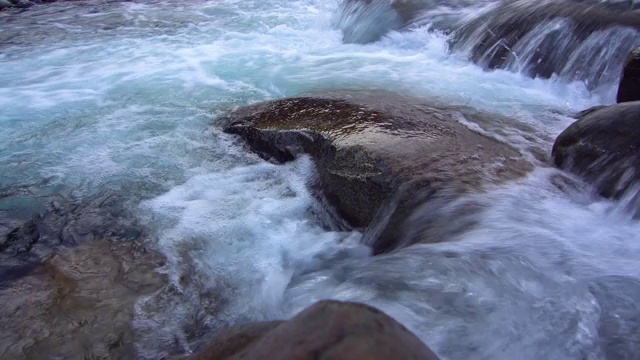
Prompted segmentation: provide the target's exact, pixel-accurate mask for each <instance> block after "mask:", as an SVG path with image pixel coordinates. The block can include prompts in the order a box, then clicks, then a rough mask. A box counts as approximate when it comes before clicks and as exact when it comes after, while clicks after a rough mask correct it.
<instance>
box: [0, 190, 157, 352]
mask: <svg viewBox="0 0 640 360" xmlns="http://www.w3.org/2000/svg"><path fill="white" fill-rule="evenodd" d="M121 200H122V199H119V198H113V197H111V196H108V195H105V194H103V196H97V197H95V198H94V199H92V200H85V201H80V202H73V201H65V200H54V201H52V203H51V204H50V206H49V207H48V209H47V210H46V211H44V212H43V213H41V214H39V215H36V216H34V217H33V218H31V219H30V220H28V221H26V222H24V223H23V224H22V225H20V226H17V227H15V228H13V229H9V225H11V224H15V222H16V221H17V220H16V219H9V220H7V221H4V223H5V225H6V226H5V227H3V228H2V230H3V233H0V303H1V304H2V306H0V328H1V329H2V330H0V358H2V359H107V358H109V359H110V358H116V359H131V358H135V354H136V352H135V349H134V343H135V340H136V337H135V336H134V335H135V334H134V330H133V327H132V322H133V319H134V305H135V304H136V302H137V300H138V299H139V298H140V297H141V296H143V295H145V294H150V293H153V292H155V291H157V290H158V289H160V288H161V287H163V286H164V285H165V284H166V279H165V277H164V275H162V274H160V273H159V272H158V271H157V269H158V268H159V267H161V266H162V265H163V264H164V262H165V258H164V257H163V256H162V255H161V254H159V253H157V252H155V251H153V250H150V248H149V247H148V246H147V244H146V242H145V240H144V239H145V237H144V233H143V232H142V231H141V229H140V227H139V226H138V225H137V224H136V222H135V220H133V219H135V217H133V216H131V214H128V213H127V212H125V211H123V210H122V208H121V207H119V206H117V204H119V203H121Z"/></svg>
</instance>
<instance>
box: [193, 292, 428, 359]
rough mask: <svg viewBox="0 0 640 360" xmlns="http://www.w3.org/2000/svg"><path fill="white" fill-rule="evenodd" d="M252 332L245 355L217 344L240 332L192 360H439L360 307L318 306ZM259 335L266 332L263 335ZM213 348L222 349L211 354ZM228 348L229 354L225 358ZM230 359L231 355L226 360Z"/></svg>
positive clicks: (417, 341) (391, 321) (399, 329)
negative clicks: (285, 320) (264, 331)
mask: <svg viewBox="0 0 640 360" xmlns="http://www.w3.org/2000/svg"><path fill="white" fill-rule="evenodd" d="M252 326H254V327H255V326H256V325H252ZM252 326H249V327H248V328H247V329H249V331H253V332H254V333H255V334H257V335H258V336H257V338H256V339H255V340H253V341H251V342H249V343H247V344H246V346H245V347H244V348H243V349H240V350H239V349H238V348H239V347H238V346H237V342H235V341H229V342H227V343H225V342H224V341H221V340H224V339H234V338H237V337H238V331H237V330H233V331H232V332H231V334H228V333H227V334H224V333H223V334H222V335H220V337H219V338H217V339H216V340H214V343H213V344H212V346H211V347H208V348H207V349H205V350H204V351H203V352H201V353H199V354H197V355H194V356H193V357H191V358H190V359H191V360H194V359H198V360H240V359H261V360H269V359H274V360H275V359H277V360H316V359H322V360H331V359H335V360H341V359H367V360H389V359H403V360H435V359H437V356H436V355H435V354H434V353H433V352H432V351H431V350H429V348H427V347H426V346H425V345H424V344H423V343H422V342H421V341H420V339H418V338H417V337H416V336H415V335H413V334H412V333H411V332H409V330H407V329H406V328H405V327H404V326H402V325H400V324H399V323H398V322H396V321H395V320H394V319H392V318H391V317H389V316H387V315H386V314H384V313H383V312H381V311H379V310H377V309H375V308H372V307H370V306H367V305H363V304H357V303H347V302H338V301H321V302H318V303H316V304H314V305H312V306H311V307H309V308H307V309H306V310H304V311H302V312H301V313H300V314H298V315H297V316H295V317H294V318H293V319H291V320H289V321H287V322H284V323H281V324H278V323H267V324H265V325H260V324H258V326H264V329H259V330H256V328H254V327H252ZM269 329H271V330H269ZM262 330H269V331H267V332H266V333H263V331H262ZM248 337H249V338H253V337H254V336H253V335H248ZM215 345H218V346H220V347H221V348H217V349H215V350H214V346H215ZM243 345H244V344H243ZM226 346H229V347H230V348H232V349H233V350H232V351H230V352H226V348H225V347H226ZM229 353H233V355H231V356H228V354H229Z"/></svg>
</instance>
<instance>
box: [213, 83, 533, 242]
mask: <svg viewBox="0 0 640 360" xmlns="http://www.w3.org/2000/svg"><path fill="white" fill-rule="evenodd" d="M492 117H494V118H497V117H499V116H498V115H495V114H488V113H483V112H479V111H476V110H473V109H469V108H464V107H447V106H443V105H438V104H434V103H428V102H425V101H423V100H419V99H416V98H411V97H406V96H401V95H397V94H392V93H387V92H364V91H362V92H340V91H339V92H333V93H326V94H323V95H314V96H309V97H298V98H288V99H282V100H276V101H270V102H266V103H261V104H257V105H253V106H248V107H245V108H241V109H239V110H237V111H235V112H233V113H231V114H229V115H228V116H227V117H226V118H225V119H223V120H222V121H221V122H222V123H223V125H224V130H225V131H226V132H228V133H232V134H238V135H240V136H241V137H242V138H243V139H244V140H245V141H246V142H247V143H248V144H249V146H250V147H251V149H252V150H253V151H255V152H256V153H258V154H260V155H261V156H262V157H264V158H271V159H275V160H276V161H279V162H285V161H290V160H293V159H294V158H295V157H296V156H297V155H298V154H301V153H307V154H310V155H311V156H312V157H313V159H314V161H315V163H316V166H317V168H318V173H319V181H320V187H321V189H322V193H323V194H324V196H326V199H327V200H328V202H329V204H331V205H332V206H333V207H335V209H336V210H337V212H338V214H339V215H340V216H341V217H342V218H344V219H345V220H347V221H348V222H349V223H350V224H351V225H352V226H354V227H357V228H365V227H367V226H369V225H371V226H369V228H368V230H367V233H366V234H365V238H366V239H367V240H366V242H367V243H368V244H369V245H371V246H372V247H373V250H374V252H375V253H382V252H387V251H390V250H393V249H394V248H397V247H400V246H402V245H409V244H400V240H399V239H400V238H401V236H400V235H401V234H400V231H401V230H402V223H403V222H404V221H405V219H406V218H407V217H408V216H409V215H410V214H411V212H412V210H413V209H415V208H417V207H418V206H419V205H422V204H423V203H425V202H428V201H432V200H434V199H436V198H439V197H441V196H451V195H453V196H456V195H459V194H462V193H465V192H467V191H469V190H472V191H477V190H480V189H482V188H483V186H485V185H487V184H492V183H496V182H500V181H504V180H509V179H514V178H517V177H520V176H522V175H524V174H526V173H527V172H528V171H529V170H530V169H531V165H530V163H528V162H527V161H525V160H524V159H523V157H522V155H521V154H520V153H519V152H518V151H516V150H515V149H513V148H512V147H510V146H509V145H506V144H504V143H501V142H499V141H497V140H495V139H493V138H489V137H486V136H483V135H480V134H479V133H477V132H474V131H471V130H469V128H467V127H465V126H464V125H463V124H462V123H461V122H459V121H458V119H460V120H464V121H469V122H470V123H478V122H482V121H486V120H487V118H492ZM374 219H375V220H374ZM417 241H420V242H437V241H440V239H433V238H430V239H413V240H411V242H417Z"/></svg>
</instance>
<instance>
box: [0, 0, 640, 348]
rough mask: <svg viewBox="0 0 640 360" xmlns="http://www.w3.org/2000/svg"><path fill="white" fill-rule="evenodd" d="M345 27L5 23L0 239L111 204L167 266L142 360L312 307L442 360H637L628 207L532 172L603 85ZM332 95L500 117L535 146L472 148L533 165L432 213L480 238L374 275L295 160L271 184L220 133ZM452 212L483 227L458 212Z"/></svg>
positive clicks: (203, 17) (504, 136) (60, 14)
mask: <svg viewBox="0 0 640 360" xmlns="http://www.w3.org/2000/svg"><path fill="white" fill-rule="evenodd" d="M467 5H468V4H465V6H467ZM341 6H342V2H341V1H338V0H260V1H244V0H243V1H240V0H220V1H195V0H189V1H162V0H160V1H127V2H118V1H95V2H73V3H68V2H60V3H55V4H48V5H41V6H34V7H33V8H31V9H29V10H28V11H24V12H19V11H14V10H12V11H3V12H0V30H1V33H0V49H1V50H0V109H2V110H1V111H0V214H1V215H2V217H3V218H2V220H1V221H2V222H0V226H5V223H6V224H12V223H13V221H20V220H21V219H23V218H25V217H26V216H29V214H32V213H37V212H40V211H42V209H43V207H44V206H45V205H46V204H47V203H48V202H49V201H50V200H51V198H52V197H53V196H54V195H55V196H59V195H60V194H64V196H69V197H74V198H80V199H82V198H85V197H91V196H95V195H96V194H100V193H103V192H104V191H107V190H108V191H111V192H116V193H117V194H118V196H119V199H120V200H119V201H120V206H123V207H124V208H126V209H127V210H128V211H129V212H130V213H131V214H133V216H135V217H136V218H137V219H138V221H139V222H140V223H141V224H143V225H144V226H145V228H147V229H148V232H149V233H150V236H151V238H153V240H154V242H155V244H156V247H157V249H159V250H160V251H161V252H162V253H163V254H164V256H166V258H167V264H166V265H165V266H164V267H163V268H162V269H161V270H162V271H163V272H165V273H166V274H168V278H169V281H170V282H171V286H169V287H167V288H166V289H162V290H160V291H158V292H156V293H154V294H151V295H148V296H145V297H143V298H140V299H139V300H138V301H137V303H136V307H135V310H136V313H135V318H134V328H135V331H136V351H137V352H138V356H139V357H140V358H149V359H152V358H161V357H162V356H165V355H167V354H175V353H181V354H184V353H188V352H190V351H194V350H195V349H196V345H198V344H199V341H204V340H206V339H207V338H208V337H210V336H211V335H212V334H214V333H215V332H216V331H219V330H221V329H223V328H225V327H227V326H229V325H231V324H235V323H242V322H249V321H257V320H269V319H284V318H289V317H291V316H293V315H295V314H296V313H297V312H299V311H300V310H301V309H303V308H305V307H307V306H309V305H310V304H312V303H314V302H316V301H318V300H320V299H338V300H352V301H358V302H364V303H368V304H371V305H373V306H376V307H378V308H380V309H382V310H383V311H385V312H386V313H388V314H389V315H391V316H392V317H394V318H395V319H397V320H398V321H400V322H401V323H403V324H404V325H405V326H407V327H408V328H409V329H410V330H412V331H413V332H414V333H415V334H416V335H417V336H418V337H419V338H420V339H422V340H423V341H424V342H425V343H426V344H427V345H428V346H429V347H431V348H432V349H433V350H434V351H435V352H437V353H438V355H439V356H441V358H443V359H471V358H473V359H516V358H517V359H604V358H608V359H633V358H637V356H638V355H637V354H638V353H640V325H638V324H640V304H639V303H638V299H640V224H639V223H638V222H637V220H634V219H633V217H632V216H631V215H630V213H629V212H628V211H627V209H626V208H625V202H624V200H621V201H619V202H616V201H609V200H605V199H602V198H599V197H597V196H595V195H593V192H592V190H591V189H590V188H589V187H588V186H587V185H586V184H581V183H580V182H579V180H576V179H574V180H572V181H569V182H566V183H565V180H559V179H562V178H564V175H562V174H561V172H560V171H558V170H554V169H552V168H550V167H549V166H548V165H545V164H546V163H547V162H546V161H544V158H545V157H548V153H549V152H550V149H551V145H552V142H553V139H554V138H555V136H557V135H558V134H559V133H560V132H561V131H562V130H563V129H564V128H566V127H567V126H568V125H569V124H570V123H571V122H572V121H573V119H571V118H570V117H569V116H570V115H572V114H573V113H575V112H577V111H580V110H583V109H586V108H588V107H590V106H594V105H600V104H610V103H613V102H614V96H615V91H616V85H615V83H614V82H611V83H608V84H604V85H601V86H600V87H599V88H598V89H597V91H595V90H590V89H589V88H588V86H587V85H586V84H585V83H583V82H581V81H574V82H571V81H569V80H567V79H566V78H562V77H551V78H550V79H539V78H530V77H528V76H526V74H521V73H518V72H515V71H508V70H495V71H485V70H483V69H482V68H481V67H479V66H477V65H475V64H473V63H472V62H470V61H469V60H468V59H467V57H466V55H465V54H464V53H458V52H455V51H454V52H451V51H449V45H448V37H447V35H445V34H444V33H441V32H438V31H436V30H433V28H432V27H431V26H430V25H429V22H428V21H427V20H425V18H421V24H422V23H424V25H423V26H415V27H412V28H411V29H408V30H407V29H405V31H393V30H392V31H390V32H388V33H386V34H385V35H384V36H382V38H381V39H380V40H378V41H375V42H371V43H368V44H349V43H345V42H344V41H343V33H342V32H341V30H340V29H339V26H337V25H336V24H338V23H340V21H344V19H341V18H340V17H341V16H344V14H341V12H340V11H341V9H342V7H341ZM469 6H471V5H469ZM473 6H478V5H473ZM451 11H453V10H451ZM459 11H460V14H461V17H464V16H468V14H467V13H468V10H467V9H466V8H465V7H464V6H461V8H460V9H459ZM389 21H394V20H393V19H390V20H389ZM603 46H606V45H603ZM511 70H513V69H511ZM327 89H329V90H331V89H354V90H358V89H384V90H389V91H396V92H403V93H409V94H412V95H414V96H417V97H423V98H425V99H436V100H438V101H440V102H445V103H449V104H459V105H465V106H472V107H475V108H478V109H483V110H488V111H494V112H499V113H501V114H505V115H508V116H510V117H511V118H513V121H514V124H510V125H511V126H512V127H513V129H523V128H526V129H535V133H534V134H527V133H523V132H522V131H516V130H514V131H508V129H503V128H498V127H497V126H494V127H492V126H490V125H489V126H486V128H485V130H484V131H485V132H486V134H487V135H488V136H495V137H498V138H500V139H501V140H504V141H508V142H510V143H512V144H513V145H514V146H517V147H518V148H520V149H522V151H523V152H525V153H527V152H529V151H531V149H532V148H533V149H540V152H541V153H542V155H540V154H537V156H532V158H537V159H538V160H536V161H537V162H536V163H537V168H536V169H535V171H533V173H532V174H531V175H530V176H528V177H527V178H525V179H521V180H519V181H516V182H512V183H510V184H507V185H504V186H501V187H499V188H495V189H491V190H490V191H489V192H487V193H482V194H472V195H470V196H469V198H466V199H460V200H458V201H457V202H454V203H451V204H447V206H445V207H444V208H443V209H442V212H443V216H442V221H443V222H446V223H452V222H457V221H460V222H464V221H467V220H469V219H465V216H473V217H474V218H473V219H472V220H473V221H472V222H471V223H473V226H470V227H469V228H467V229H466V230H465V231H464V232H453V233H447V232H446V231H442V233H441V236H442V237H443V239H441V241H442V242H440V243H437V244H421V245H414V246H411V247H408V248H404V249H402V250H399V251H396V252H394V253H391V254H387V255H381V256H375V257H372V256H370V251H369V249H368V248H367V247H366V246H364V245H362V244H361V242H360V240H361V234H360V233H359V232H357V231H351V232H349V231H339V230H337V229H338V227H332V226H331V221H330V220H328V219H327V217H326V216H325V215H324V210H323V209H322V207H321V206H320V204H318V203H317V201H316V200H315V198H314V196H312V194H311V193H310V192H309V191H308V190H307V186H306V184H307V183H308V182H309V181H311V179H312V178H313V176H314V171H315V170H314V167H313V163H312V161H311V160H310V159H308V158H305V157H302V158H300V159H298V160H296V161H294V162H292V163H289V164H286V165H274V164H271V163H267V162H265V161H262V160H261V159H259V158H258V157H257V156H255V155H253V154H251V153H249V152H248V150H247V149H246V148H245V147H244V146H243V144H242V143H240V142H239V141H238V140H237V139H235V138H234V137H232V136H230V135H226V134H222V133H221V131H220V130H219V129H218V128H217V127H216V126H215V125H216V119H217V117H218V116H219V115H221V114H223V113H225V112H226V111H229V110H230V109H233V108H235V107H237V106H242V105H247V104H251V103H255V102H259V101H263V100H269V99H276V98H282V97H285V96H295V95H299V94H303V93H306V92H309V91H316V90H327ZM472 125H473V124H472ZM470 126H471V125H470ZM492 129H493V130H492ZM541 157H542V158H543V159H542V160H541V159H540V158H541ZM576 184H577V185H576ZM465 202H471V203H474V204H480V205H481V206H480V208H481V209H482V210H481V211H479V212H478V213H476V214H473V215H464V214H463V213H461V212H458V211H456V209H457V207H458V206H464V203H465ZM6 226H8V225H6ZM169 288H170V289H171V290H169ZM194 329H196V330H194Z"/></svg>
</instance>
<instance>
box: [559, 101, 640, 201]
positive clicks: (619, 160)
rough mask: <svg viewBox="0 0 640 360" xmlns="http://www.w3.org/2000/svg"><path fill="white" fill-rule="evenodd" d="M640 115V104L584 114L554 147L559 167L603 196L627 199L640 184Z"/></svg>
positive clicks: (602, 108)
mask: <svg viewBox="0 0 640 360" xmlns="http://www.w3.org/2000/svg"><path fill="white" fill-rule="evenodd" d="M639 115H640V101H631V102H625V103H621V104H617V105H612V106H605V107H596V108H594V109H589V110H586V111H583V112H582V113H581V114H579V118H578V120H577V121H576V122H574V123H573V124H571V125H570V126H569V127H568V128H567V129H565V130H564V131H563V132H562V133H561V134H560V135H559V136H558V138H557V139H556V142H555V144H554V145H553V159H554V162H555V164H556V166H558V167H559V168H561V169H564V170H568V171H570V172H572V173H575V174H577V175H579V176H581V177H583V178H584V179H585V180H586V181H588V182H589V183H591V184H593V185H594V186H595V187H596V189H597V191H598V192H599V193H600V194H601V195H602V196H605V197H614V198H619V197H621V196H623V194H624V193H625V192H627V191H628V190H629V189H630V188H631V187H633V186H634V185H636V184H638V180H640V179H639V176H638V175H639V174H638V169H640V155H639V154H640V153H639V151H640V141H639V140H638V139H639V135H640V134H639V133H638V129H639V128H638V121H639V120H638V119H639V117H638V116H639Z"/></svg>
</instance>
